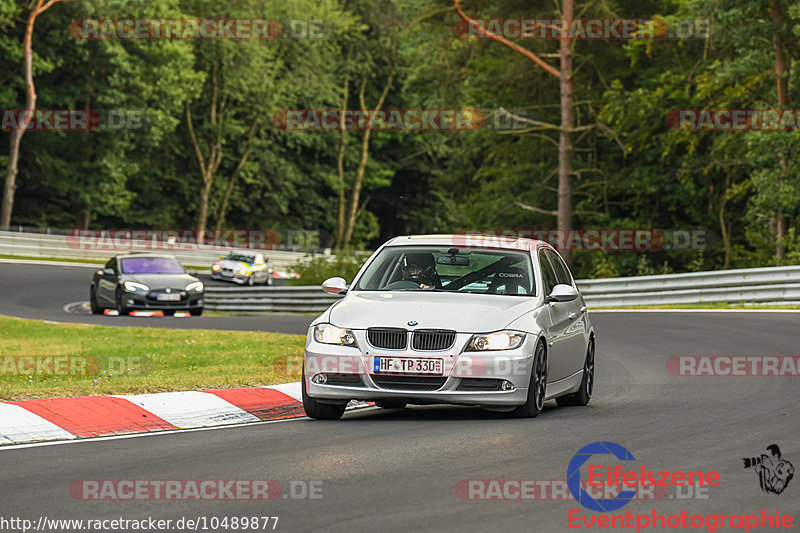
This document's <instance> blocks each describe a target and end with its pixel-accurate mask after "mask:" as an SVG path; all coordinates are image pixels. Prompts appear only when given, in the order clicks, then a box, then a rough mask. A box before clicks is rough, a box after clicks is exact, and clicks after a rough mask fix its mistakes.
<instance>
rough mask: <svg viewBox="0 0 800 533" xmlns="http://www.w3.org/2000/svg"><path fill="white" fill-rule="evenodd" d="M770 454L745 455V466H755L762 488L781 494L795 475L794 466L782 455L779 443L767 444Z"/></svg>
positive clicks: (768, 491)
mask: <svg viewBox="0 0 800 533" xmlns="http://www.w3.org/2000/svg"><path fill="white" fill-rule="evenodd" d="M767 450H768V451H769V455H767V454H765V453H763V454H761V457H745V458H744V459H742V460H743V461H744V467H745V468H753V469H754V470H755V472H756V474H757V475H758V483H759V485H761V490H763V491H764V492H767V493H770V492H771V493H772V494H780V493H781V492H783V491H784V489H786V486H787V485H788V484H789V482H790V481H791V480H792V478H793V477H794V466H793V465H792V463H790V462H789V461H787V460H786V459H783V458H782V457H781V449H780V448H779V447H778V445H777V444H770V445H769V446H767Z"/></svg>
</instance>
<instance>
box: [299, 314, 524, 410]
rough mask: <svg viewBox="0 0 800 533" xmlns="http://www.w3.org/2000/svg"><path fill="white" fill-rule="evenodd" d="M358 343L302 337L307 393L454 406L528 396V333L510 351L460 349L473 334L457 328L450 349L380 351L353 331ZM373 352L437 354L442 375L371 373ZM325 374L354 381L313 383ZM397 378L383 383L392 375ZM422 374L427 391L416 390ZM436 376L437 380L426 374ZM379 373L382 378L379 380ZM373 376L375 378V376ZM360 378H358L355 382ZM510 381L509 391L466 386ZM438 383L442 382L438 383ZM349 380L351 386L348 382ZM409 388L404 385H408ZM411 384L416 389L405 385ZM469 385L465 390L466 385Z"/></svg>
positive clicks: (509, 403) (500, 403) (513, 402)
mask: <svg viewBox="0 0 800 533" xmlns="http://www.w3.org/2000/svg"><path fill="white" fill-rule="evenodd" d="M354 333H355V336H356V341H357V343H358V346H359V348H356V347H350V346H338V345H330V344H321V343H318V342H316V341H315V340H314V339H313V334H312V335H309V336H308V337H307V340H306V348H305V360H304V374H305V379H306V387H307V388H306V390H307V391H308V394H309V396H311V397H312V398H314V399H317V400H322V401H323V402H331V403H336V402H337V401H340V402H345V401H348V400H363V401H374V400H388V399H398V400H403V401H406V402H407V403H420V404H426V403H449V404H458V405H480V406H487V407H513V406H517V405H522V404H524V403H525V402H526V401H527V397H528V384H529V382H530V374H531V366H532V362H533V355H532V354H533V353H534V346H535V342H536V339H535V337H534V336H532V335H527V336H526V338H525V341H524V342H523V343H522V345H521V346H520V347H518V348H516V349H514V350H502V351H484V352H464V351H463V347H464V346H466V343H467V342H468V340H469V338H470V337H471V336H472V334H469V333H459V334H458V335H457V336H456V342H455V344H454V345H453V347H452V348H451V349H450V350H443V351H415V350H413V349H411V348H408V349H404V350H381V349H377V348H373V347H372V346H370V345H369V344H368V343H367V339H366V332H365V331H363V330H361V331H355V332H354ZM376 356H392V357H410V358H425V359H430V358H441V359H442V360H443V365H442V366H443V374H442V375H441V376H431V375H412V374H386V373H376V372H374V370H373V369H374V358H375V357H376ZM320 373H322V374H325V375H326V379H327V378H328V377H329V376H330V379H328V381H333V382H336V383H342V382H345V383H346V382H348V381H351V382H352V381H355V383H354V384H345V385H343V384H331V383H325V384H322V383H314V382H313V381H312V378H314V376H315V375H316V374H320ZM394 377H400V378H401V379H400V380H399V381H401V382H403V381H405V382H406V383H407V384H403V383H396V382H393V383H391V384H390V385H388V386H387V384H386V382H387V381H389V380H391V378H394ZM417 377H423V378H425V379H424V380H422V381H427V382H428V383H429V385H427V387H428V388H429V390H420V389H419V388H418V387H419V383H418V381H420V380H417V379H416V378H417ZM435 377H438V378H439V380H436V379H429V378H435ZM381 378H383V379H381ZM376 379H377V381H376ZM359 381H360V383H359ZM503 381H508V382H510V383H511V384H512V385H513V386H514V388H513V390H470V389H474V388H475V385H476V384H477V383H481V384H496V385H498V389H499V385H500V384H502V382H503ZM440 382H441V385H440V384H439V383H440ZM353 385H354V386H353ZM407 387H408V388H407ZM410 387H415V388H413V389H412V388H410ZM465 389H468V390H465Z"/></svg>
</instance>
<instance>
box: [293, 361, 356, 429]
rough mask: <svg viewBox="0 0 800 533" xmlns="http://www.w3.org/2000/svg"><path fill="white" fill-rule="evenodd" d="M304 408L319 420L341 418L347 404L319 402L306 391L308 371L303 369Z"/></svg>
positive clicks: (307, 413)
mask: <svg viewBox="0 0 800 533" xmlns="http://www.w3.org/2000/svg"><path fill="white" fill-rule="evenodd" d="M302 378H303V409H304V410H305V412H306V415H308V416H309V417H310V418H316V419H319V420H339V419H340V418H342V415H343V414H344V410H345V407H347V405H346V404H345V405H330V404H326V403H319V402H318V401H317V400H315V399H314V398H312V397H311V396H309V395H308V391H306V371H305V369H303V374H302Z"/></svg>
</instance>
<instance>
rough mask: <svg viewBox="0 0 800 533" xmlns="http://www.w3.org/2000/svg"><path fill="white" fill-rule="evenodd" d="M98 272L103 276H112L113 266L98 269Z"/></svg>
mask: <svg viewBox="0 0 800 533" xmlns="http://www.w3.org/2000/svg"><path fill="white" fill-rule="evenodd" d="M100 274H102V275H103V276H113V275H114V274H115V272H114V269H113V268H104V269H103V270H101V271H100Z"/></svg>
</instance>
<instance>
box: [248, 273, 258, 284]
mask: <svg viewBox="0 0 800 533" xmlns="http://www.w3.org/2000/svg"><path fill="white" fill-rule="evenodd" d="M255 284H256V278H255V274H250V275H249V276H248V277H247V286H248V287H252V286H253V285H255Z"/></svg>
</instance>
